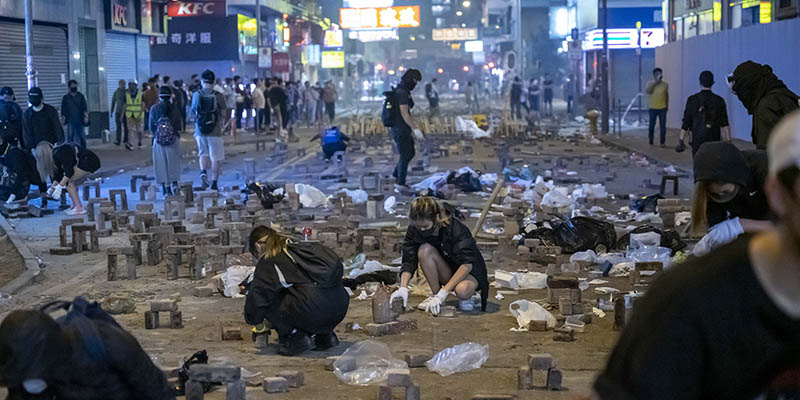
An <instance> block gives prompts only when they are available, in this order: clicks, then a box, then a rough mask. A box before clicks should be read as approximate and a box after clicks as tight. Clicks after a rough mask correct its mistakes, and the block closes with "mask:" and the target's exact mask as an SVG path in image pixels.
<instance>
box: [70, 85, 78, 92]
mask: <svg viewBox="0 0 800 400" xmlns="http://www.w3.org/2000/svg"><path fill="white" fill-rule="evenodd" d="M69 91H70V92H72V93H76V92H77V91H78V87H77V86H70V87H69Z"/></svg>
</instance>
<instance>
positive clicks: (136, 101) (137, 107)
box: [125, 90, 142, 118]
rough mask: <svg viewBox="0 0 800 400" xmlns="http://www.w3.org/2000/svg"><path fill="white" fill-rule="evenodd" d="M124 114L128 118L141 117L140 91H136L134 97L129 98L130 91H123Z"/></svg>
mask: <svg viewBox="0 0 800 400" xmlns="http://www.w3.org/2000/svg"><path fill="white" fill-rule="evenodd" d="M125 116H126V117H128V118H142V91H141V90H140V91H138V92H137V93H136V98H131V92H127V93H125Z"/></svg>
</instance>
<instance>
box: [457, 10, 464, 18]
mask: <svg viewBox="0 0 800 400" xmlns="http://www.w3.org/2000/svg"><path fill="white" fill-rule="evenodd" d="M463 14H464V13H462V12H461V11H456V15H458V16H459V17H460V16H462V15H463Z"/></svg>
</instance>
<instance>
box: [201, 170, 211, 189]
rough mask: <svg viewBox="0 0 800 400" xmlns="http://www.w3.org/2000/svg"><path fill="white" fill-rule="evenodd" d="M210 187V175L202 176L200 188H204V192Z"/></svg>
mask: <svg viewBox="0 0 800 400" xmlns="http://www.w3.org/2000/svg"><path fill="white" fill-rule="evenodd" d="M209 186H210V184H209V183H208V175H207V174H200V187H202V188H203V190H206V189H208V187H209Z"/></svg>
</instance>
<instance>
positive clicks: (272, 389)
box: [263, 376, 289, 393]
mask: <svg viewBox="0 0 800 400" xmlns="http://www.w3.org/2000/svg"><path fill="white" fill-rule="evenodd" d="M263 386H264V391H265V392H267V393H285V392H288V391H289V381H287V380H286V378H281V377H277V376H276V377H271V378H266V379H264V383H263Z"/></svg>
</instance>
